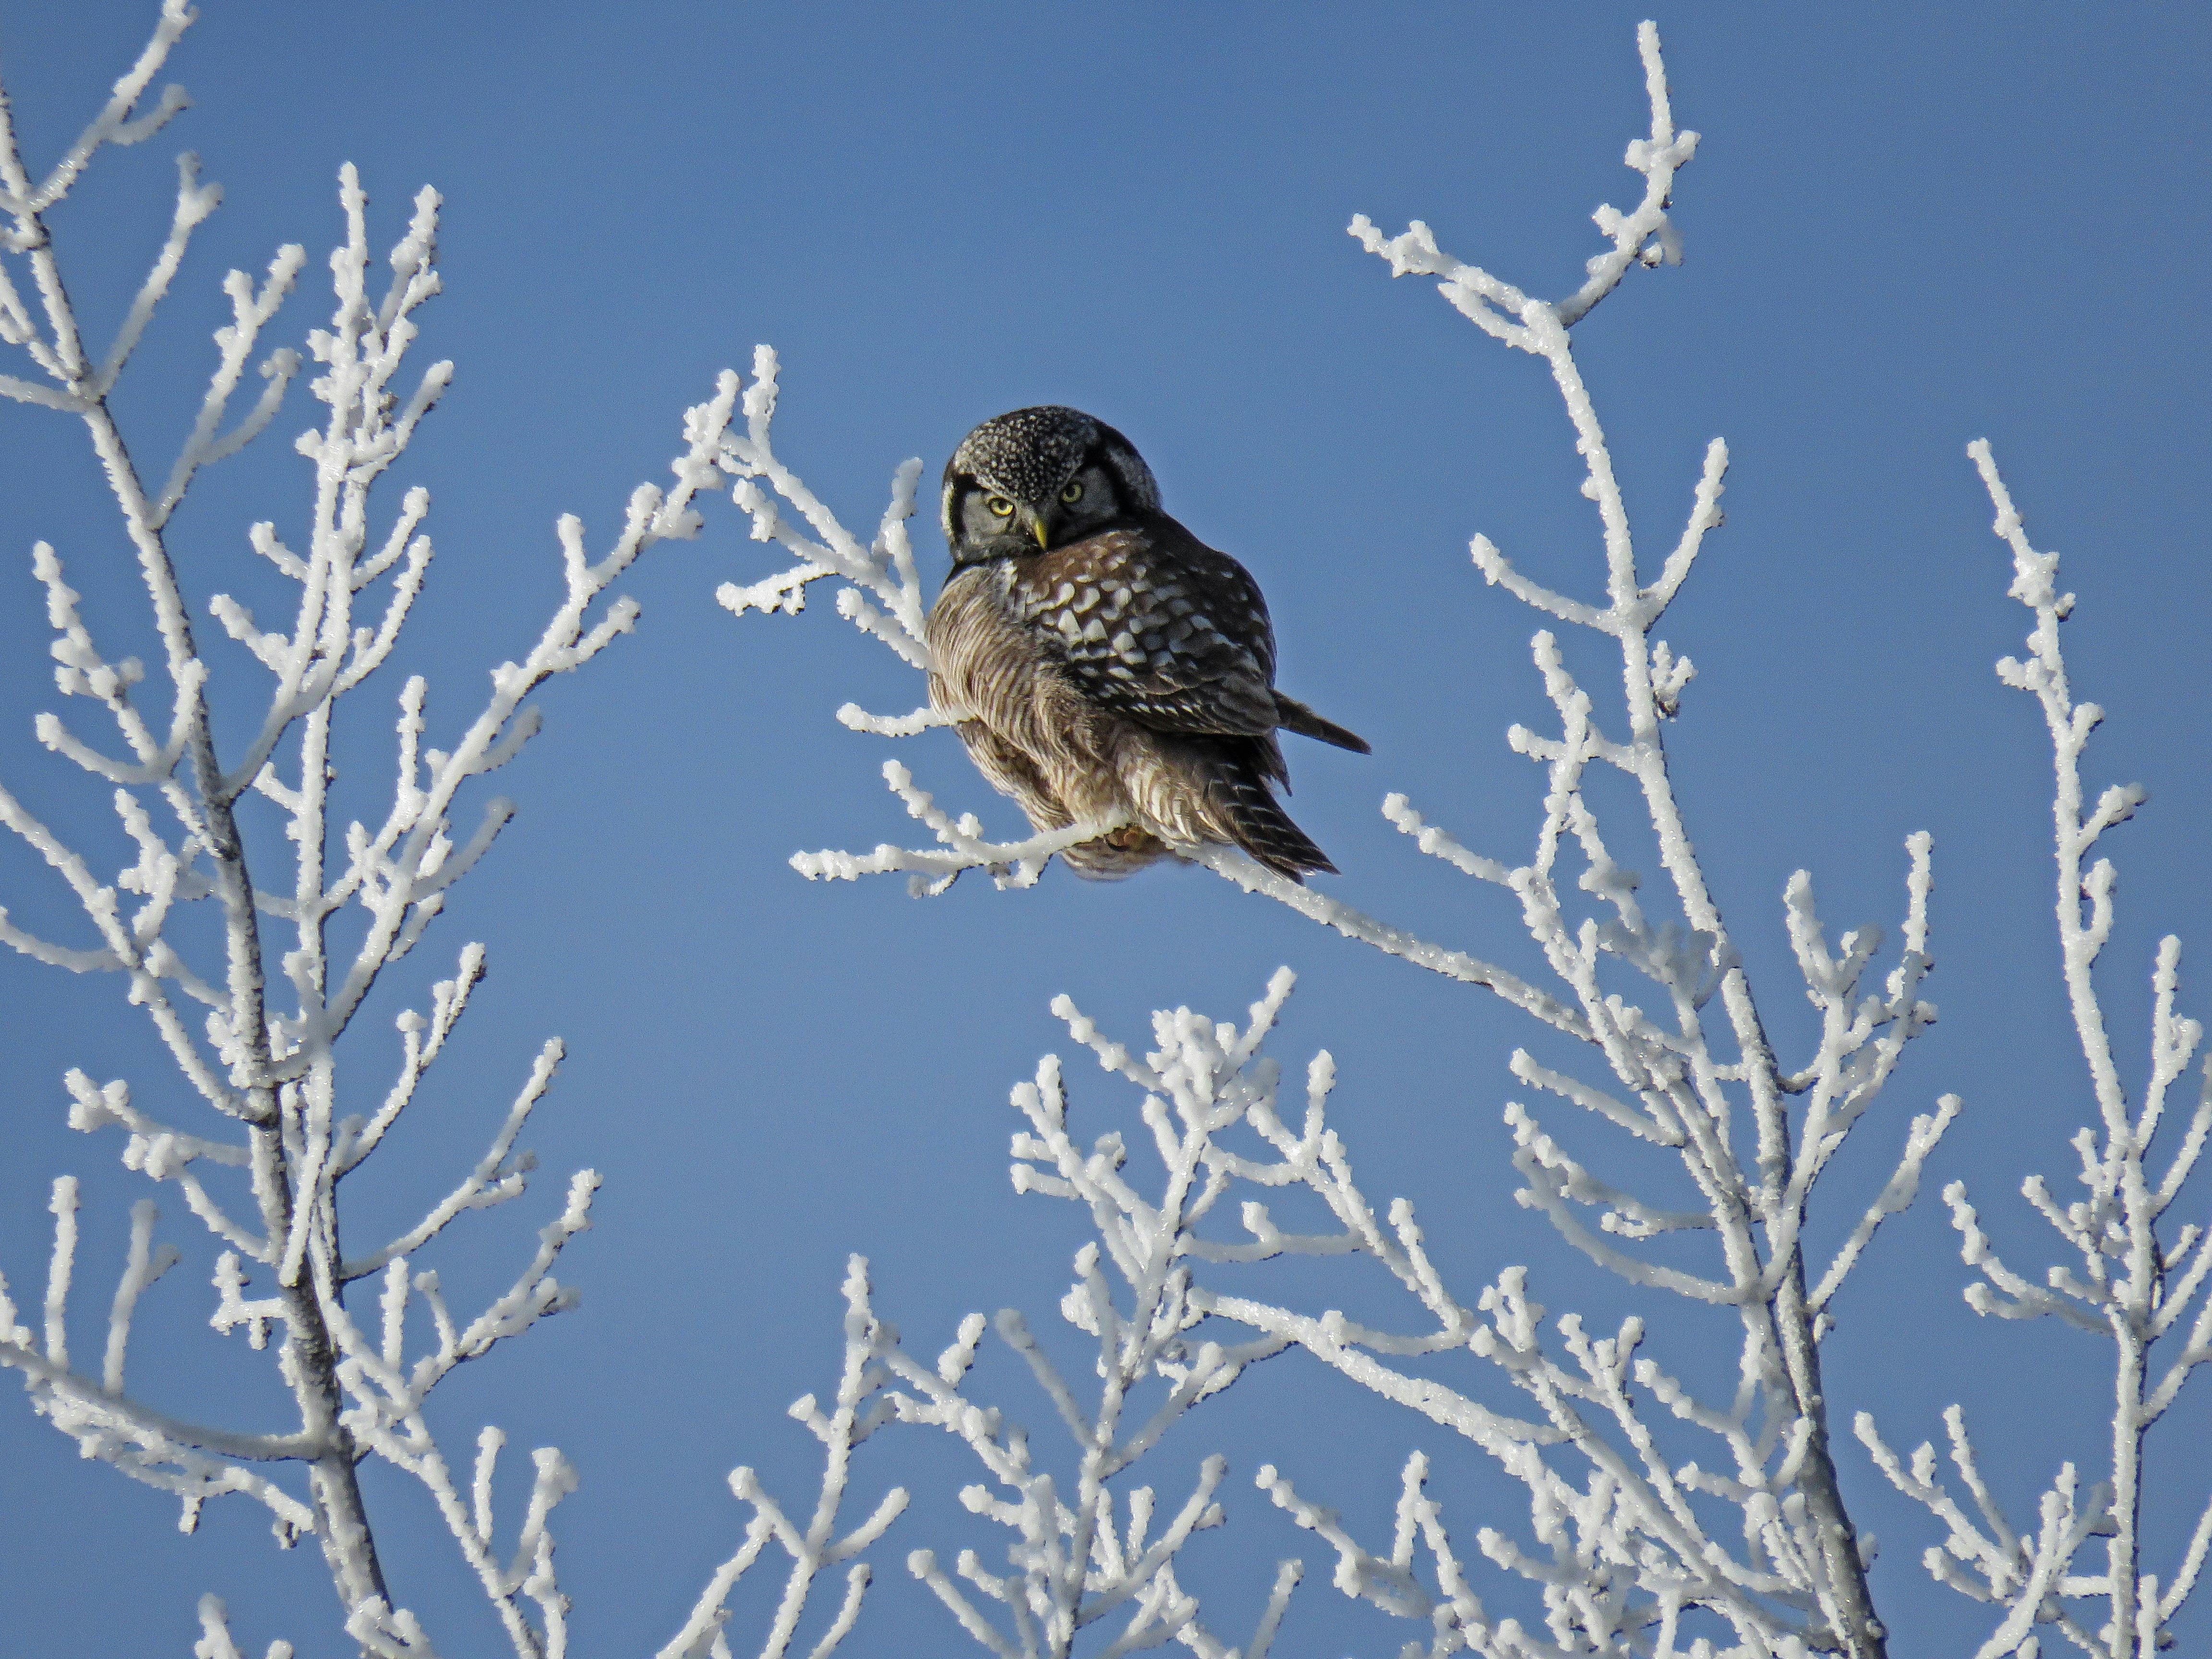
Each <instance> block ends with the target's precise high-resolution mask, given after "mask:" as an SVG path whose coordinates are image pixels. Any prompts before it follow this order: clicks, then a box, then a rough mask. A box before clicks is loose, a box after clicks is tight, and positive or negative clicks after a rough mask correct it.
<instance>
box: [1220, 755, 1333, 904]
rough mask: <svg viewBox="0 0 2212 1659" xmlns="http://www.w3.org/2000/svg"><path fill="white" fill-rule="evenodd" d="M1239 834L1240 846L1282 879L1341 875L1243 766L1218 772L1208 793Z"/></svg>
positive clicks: (1223, 768)
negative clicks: (1310, 874)
mask: <svg viewBox="0 0 2212 1659" xmlns="http://www.w3.org/2000/svg"><path fill="white" fill-rule="evenodd" d="M1206 793H1208V794H1209V795H1211V796H1212V799H1213V804H1214V805H1216V806H1217V807H1218V809H1219V810H1220V812H1221V815H1222V816H1223V817H1225V818H1226V819H1227V820H1228V821H1229V824H1230V827H1231V829H1233V830H1234V831H1235V834H1236V837H1237V845H1238V846H1239V847H1242V848H1243V849H1244V850H1245V851H1246V852H1248V853H1249V854H1251V855H1252V856H1253V857H1254V858H1255V859H1257V860H1260V862H1261V863H1262V864H1264V865H1266V866H1267V867H1268V868H1269V869H1270V870H1273V871H1274V872H1276V873H1277V874H1278V875H1285V876H1288V877H1289V878H1291V880H1292V881H1296V882H1303V881H1304V879H1305V872H1307V871H1309V870H1322V871H1326V872H1328V874H1330V875H1332V876H1333V875H1334V874H1336V873H1337V869H1336V866H1334V865H1333V864H1331V863H1330V862H1329V861H1328V854H1326V853H1324V852H1322V850H1321V848H1318V847H1316V846H1315V845H1314V844H1313V842H1312V840H1311V839H1310V837H1309V836H1307V834H1306V832H1305V831H1304V830H1303V829H1299V828H1298V826H1297V824H1295V823H1291V818H1290V814H1288V813H1287V812H1285V811H1283V809H1282V808H1281V806H1279V805H1277V804H1276V801H1275V797H1274V796H1273V793H1270V792H1269V790H1268V788H1267V783H1266V782H1265V781H1263V780H1262V779H1261V777H1259V776H1258V775H1257V774H1256V773H1255V772H1254V771H1252V770H1250V769H1247V768H1245V767H1241V766H1223V767H1221V768H1219V769H1218V771H1217V772H1216V774H1215V775H1214V777H1213V778H1212V781H1211V787H1209V788H1208V790H1207V792H1206Z"/></svg>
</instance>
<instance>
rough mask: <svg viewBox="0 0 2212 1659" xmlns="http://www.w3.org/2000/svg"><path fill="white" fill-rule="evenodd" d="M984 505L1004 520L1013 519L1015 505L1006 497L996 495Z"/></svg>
mask: <svg viewBox="0 0 2212 1659" xmlns="http://www.w3.org/2000/svg"><path fill="white" fill-rule="evenodd" d="M983 505H984V506H986V507H989V508H990V509H991V511H992V512H994V513H997V514H998V515H999V516H1000V518H1002V519H1011V518H1012V517H1013V515H1014V504H1013V503H1012V501H1008V500H1007V499H1006V497H1005V496H1004V495H994V496H992V497H991V499H990V500H989V501H986V502H984V503H983Z"/></svg>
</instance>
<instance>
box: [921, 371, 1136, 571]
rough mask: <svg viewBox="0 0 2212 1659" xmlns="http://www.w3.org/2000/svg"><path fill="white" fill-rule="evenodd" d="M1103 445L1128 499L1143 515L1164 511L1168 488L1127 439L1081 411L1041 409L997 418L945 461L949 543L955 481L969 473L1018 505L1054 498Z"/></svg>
mask: <svg viewBox="0 0 2212 1659" xmlns="http://www.w3.org/2000/svg"><path fill="white" fill-rule="evenodd" d="M1102 447H1103V450H1104V452H1105V453H1104V456H1103V459H1104V460H1105V462H1106V465H1108V466H1109V467H1111V468H1112V469H1113V471H1114V474H1115V480H1116V481H1117V482H1118V483H1120V485H1121V497H1122V500H1123V501H1125V502H1127V504H1128V505H1129V506H1130V507H1134V508H1137V509H1138V510H1139V511H1141V512H1153V513H1156V512H1158V510H1159V506H1160V487H1159V485H1158V483H1156V482H1154V480H1153V478H1152V469H1151V468H1150V467H1148V466H1146V465H1145V459H1144V457H1143V456H1141V455H1139V454H1138V453H1137V451H1136V448H1135V447H1134V446H1133V445H1132V444H1131V443H1130V441H1128V440H1127V438H1125V437H1123V436H1122V435H1121V434H1120V433H1118V432H1116V431H1115V429H1114V428H1112V427H1110V426H1108V425H1107V424H1106V423H1105V422H1103V421H1100V420H1095V419H1093V418H1092V417H1091V416H1088V415H1085V413H1084V412H1083V411H1082V410H1079V409H1068V408H1066V407H1064V406H1062V405H1061V404H1037V405H1036V406H1035V407H1034V408H1030V409H1017V410H1010V411H1009V412H1008V413H1006V414H1004V415H994V416H992V417H991V418H990V419H989V420H987V421H986V422H983V423H982V425H981V426H979V427H977V428H975V430H974V431H973V432H970V433H969V435H967V436H966V437H965V438H963V439H962V440H961V441H960V447H958V448H957V449H956V450H954V451H953V452H952V459H951V460H949V461H947V462H946V463H945V499H944V518H945V539H946V540H947V541H950V540H951V539H952V500H953V495H954V494H955V490H954V483H955V481H956V480H957V479H958V478H960V477H962V476H963V475H965V476H967V477H972V478H974V479H975V481H976V482H977V483H981V484H982V485H984V486H985V487H986V488H987V489H995V490H997V491H999V492H1000V494H1002V495H1011V496H1012V497H1013V498H1014V499H1015V500H1016V501H1050V500H1051V499H1052V498H1053V496H1054V495H1057V494H1058V493H1059V491H1060V486H1061V485H1062V484H1064V483H1066V482H1067V481H1068V479H1069V478H1070V477H1073V475H1074V473H1075V471H1076V470H1077V469H1078V468H1079V467H1080V466H1081V465H1083V463H1084V461H1085V459H1088V458H1089V457H1090V455H1091V453H1092V452H1093V451H1094V450H1097V449H1100V448H1102Z"/></svg>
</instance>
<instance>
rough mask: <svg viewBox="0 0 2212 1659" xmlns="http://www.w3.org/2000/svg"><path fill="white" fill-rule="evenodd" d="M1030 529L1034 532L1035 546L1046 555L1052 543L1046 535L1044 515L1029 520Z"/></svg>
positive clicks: (1040, 514)
mask: <svg viewBox="0 0 2212 1659" xmlns="http://www.w3.org/2000/svg"><path fill="white" fill-rule="evenodd" d="M1030 529H1031V530H1034V531H1035V532H1036V538H1037V546H1038V547H1039V548H1041V549H1042V550H1044V551H1046V552H1050V551H1051V550H1052V543H1051V541H1050V539H1049V538H1048V536H1047V534H1046V531H1045V527H1044V515H1043V514H1042V513H1038V514H1037V515H1036V516H1035V517H1034V518H1032V519H1031V520H1030Z"/></svg>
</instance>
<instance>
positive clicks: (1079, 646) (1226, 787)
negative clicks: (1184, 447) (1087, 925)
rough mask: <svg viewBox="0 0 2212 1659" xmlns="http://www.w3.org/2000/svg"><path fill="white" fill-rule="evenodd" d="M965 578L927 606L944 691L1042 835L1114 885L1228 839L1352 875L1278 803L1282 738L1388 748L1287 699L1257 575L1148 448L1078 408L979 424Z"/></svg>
mask: <svg viewBox="0 0 2212 1659" xmlns="http://www.w3.org/2000/svg"><path fill="white" fill-rule="evenodd" d="M945 540H946V542H947V543H948V544H950V545H951V550H952V574H951V577H950V578H949V579H948V580H946V582H945V591H944V592H942V593H940V594H939V596H938V599H937V604H936V605H935V606H933V608H932V610H931V611H930V613H929V646H930V650H931V652H932V653H933V655H934V657H935V659H936V667H935V668H934V669H933V671H932V672H931V674H930V677H929V695H930V701H931V702H932V703H933V704H934V705H935V706H936V707H937V708H939V709H941V710H943V711H945V712H946V713H948V714H952V715H954V716H956V717H957V719H958V720H959V732H960V736H961V738H962V739H963V741H964V742H965V743H966V744H967V745H968V752H969V755H970V756H972V757H974V759H975V764H976V765H977V766H978V767H980V768H981V769H982V773H983V775H984V776H985V777H987V778H988V779H989V780H990V781H991V783H992V785H993V787H995V788H996V789H998V790H999V792H1000V793H1002V794H1006V795H1011V796H1012V798H1013V799H1015V800H1016V801H1017V802H1018V803H1019V804H1020V805H1021V809H1022V811H1024V812H1025V813H1027V814H1028V815H1029V819H1030V823H1032V824H1034V825H1035V826H1036V828H1037V829H1039V830H1040V831H1043V830H1049V829H1065V828H1066V827H1067V826H1068V825H1069V824H1071V823H1076V822H1078V821H1079V820H1080V819H1085V818H1114V817H1118V818H1121V819H1123V820H1125V821H1126V823H1127V828H1124V829H1117V830H1115V831H1114V832H1112V833H1111V834H1109V835H1106V836H1100V837H1099V838H1097V840H1095V841H1088V842H1083V843H1082V844H1081V845H1079V846H1077V847H1073V848H1069V849H1068V850H1067V852H1066V854H1063V856H1064V857H1065V858H1066V860H1067V862H1068V864H1069V865H1070V866H1073V868H1074V869H1075V870H1076V871H1077V872H1079V873H1080V874H1083V875H1085V876H1090V877H1092V878H1098V879H1105V880H1112V879H1115V878H1120V877H1122V876H1126V875H1128V874H1130V873H1131V872H1133V871H1136V870H1139V869H1141V868H1143V867H1144V866H1146V865H1147V864H1150V863H1152V862H1153V861H1155V860H1158V859H1161V858H1164V857H1167V856H1170V855H1171V854H1173V853H1174V851H1175V849H1176V848H1177V847H1179V846H1182V847H1187V846H1190V845H1192V844H1194V843H1197V842H1223V843H1225V844H1227V845H1231V846H1235V847H1241V848H1243V849H1244V850H1245V851H1246V852H1248V853H1249V854H1251V855H1252V856H1253V857H1254V858H1255V859H1257V860H1260V861H1261V863H1262V864H1265V865H1266V866H1268V867H1269V868H1270V869H1273V870H1276V871H1279V872H1281V873H1282V874H1284V875H1286V876H1288V877H1289V878H1291V880H1293V881H1299V880H1303V879H1304V873H1305V872H1307V871H1309V870H1326V871H1328V872H1331V873H1332V874H1334V872H1335V869H1336V866H1334V865H1333V864H1331V863H1330V862H1329V861H1328V856H1327V855H1326V854H1323V853H1322V850H1321V848H1318V847H1316V846H1315V845H1314V844H1313V842H1311V841H1310V840H1309V839H1307V837H1306V835H1305V833H1304V831H1303V830H1301V829H1299V828H1298V827H1297V824H1295V823H1291V820H1290V817H1288V815H1287V814H1285V812H1284V811H1283V809H1282V808H1281V806H1279V805H1277V804H1276V800H1275V796H1274V791H1273V787H1271V786H1272V785H1273V784H1278V783H1279V784H1282V785H1283V786H1284V787H1285V789H1287V788H1288V787H1289V782H1290V772H1289V769H1287V768H1286V767H1285V765H1284V764H1283V751H1282V749H1281V746H1280V745H1279V744H1278V743H1277V742H1276V740H1275V733H1276V732H1277V730H1278V729H1281V730H1285V731H1291V732H1301V733H1303V734H1304V735H1305V736H1307V737H1310V738H1320V739H1321V740H1322V742H1323V743H1331V744H1335V745H1336V746H1337V747H1338V748H1340V749H1350V750H1356V751H1357V752H1358V753H1360V754H1363V755H1364V754H1365V753H1367V752H1368V749H1367V744H1365V743H1364V741H1362V740H1361V739H1360V738H1357V737H1355V736H1353V735H1352V733H1351V732H1347V731H1346V730H1345V729H1344V728H1343V727H1342V726H1334V725H1332V724H1331V723H1330V722H1328V720H1323V719H1322V717H1321V716H1320V715H1318V714H1315V713H1314V712H1313V710H1312V709H1310V708H1307V707H1306V706H1305V705H1304V703H1302V702H1297V701H1296V700H1295V699H1293V698H1291V697H1286V696H1284V695H1283V694H1282V693H1281V692H1279V691H1278V690H1275V687H1274V679H1275V633H1274V629H1273V627H1272V626H1271V625H1270V623H1268V620H1267V601H1266V600H1265V599H1261V597H1260V590H1259V588H1258V586H1256V585H1255V583H1254V582H1253V580H1252V578H1251V575H1250V574H1249V573H1248V572H1247V571H1246V570H1245V568H1244V567H1243V565H1241V564H1239V563H1237V561H1236V560H1234V559H1232V558H1231V557H1230V556H1228V555H1227V554H1226V553H1217V552H1216V551H1214V550H1213V549H1212V548H1210V547H1208V546H1206V544H1205V543H1203V542H1201V541H1200V540H1199V539H1198V538H1197V537H1195V536H1194V535H1192V534H1191V533H1190V532H1189V531H1188V530H1186V529H1184V528H1183V527H1182V526H1181V525H1180V524H1177V523H1176V521H1175V520H1173V519H1171V518H1170V517H1169V516H1168V515H1167V514H1166V513H1164V512H1162V511H1161V510H1160V491H1159V486H1158V484H1157V483H1154V482H1153V480H1152V470H1151V469H1150V468H1149V467H1147V466H1146V465H1145V462H1144V458H1143V457H1142V456H1140V455H1139V454H1138V453H1137V452H1136V450H1135V449H1134V448H1133V447H1131V445H1130V443H1129V441H1128V440H1127V438H1125V437H1123V436H1122V435H1121V434H1120V433H1118V432H1116V431H1115V429H1114V428H1112V427H1110V426H1107V425H1105V424H1104V423H1103V422H1099V421H1096V420H1093V419H1092V418H1091V416H1088V415H1085V414H1083V413H1081V412H1080V411H1079V410H1073V409H1060V408H1056V407H1050V406H1047V407H1042V408H1037V409H1018V410H1014V411H1013V412H1012V414H1009V415H1001V416H998V417H997V418H996V419H994V420H988V421H986V422H983V424H982V425H981V426H979V427H977V428H975V430H974V431H973V432H971V433H969V435H967V437H966V438H965V439H963V441H961V444H960V447H959V448H958V449H957V450H955V451H954V452H953V454H952V459H951V460H950V461H948V462H947V463H946V464H945Z"/></svg>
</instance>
